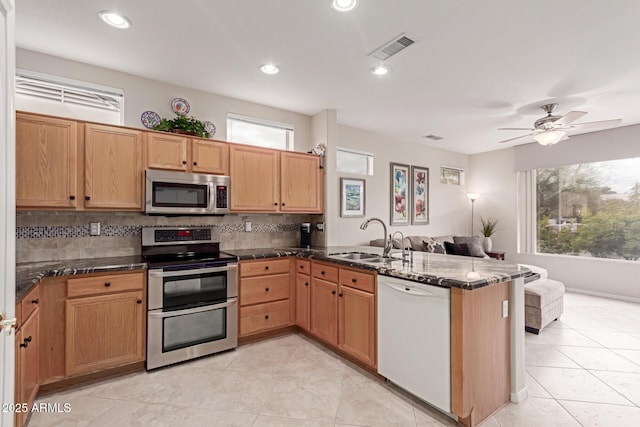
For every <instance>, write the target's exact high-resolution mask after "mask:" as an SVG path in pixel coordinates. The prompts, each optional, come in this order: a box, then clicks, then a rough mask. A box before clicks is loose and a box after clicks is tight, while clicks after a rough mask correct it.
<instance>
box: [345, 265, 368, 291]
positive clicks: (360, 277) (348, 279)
mask: <svg viewBox="0 0 640 427" xmlns="http://www.w3.org/2000/svg"><path fill="white" fill-rule="evenodd" d="M340 285H341V286H349V287H350V288H356V289H360V290H361V291H365V292H371V293H374V292H375V289H376V287H375V276H374V275H373V274H371V273H361V272H359V271H353V270H347V269H344V268H341V269H340Z"/></svg>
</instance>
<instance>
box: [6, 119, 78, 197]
mask: <svg viewBox="0 0 640 427" xmlns="http://www.w3.org/2000/svg"><path fill="white" fill-rule="evenodd" d="M77 134H78V131H77V123H76V122H75V121H73V120H62V119H56V118H52V117H42V116H33V115H30V114H22V113H18V114H17V115H16V141H17V142H18V143H17V144H16V206H17V207H33V208H39V207H56V208H74V207H75V206H76V203H77V199H78V194H77V172H78V158H77Z"/></svg>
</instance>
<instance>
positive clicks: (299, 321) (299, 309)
mask: <svg viewBox="0 0 640 427" xmlns="http://www.w3.org/2000/svg"><path fill="white" fill-rule="evenodd" d="M310 287H311V279H310V278H309V276H307V275H306V274H300V273H298V274H297V277H296V325H298V326H300V327H301V328H302V329H304V330H305V331H308V330H309V322H310V318H309V315H310V312H309V304H310V301H309V297H310V292H309V288H310Z"/></svg>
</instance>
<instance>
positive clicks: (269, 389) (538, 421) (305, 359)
mask: <svg viewBox="0 0 640 427" xmlns="http://www.w3.org/2000/svg"><path fill="white" fill-rule="evenodd" d="M526 365H527V386H528V389H529V395H530V397H529V398H528V399H527V400H526V401H524V402H521V403H519V404H508V405H507V406H505V407H504V408H502V409H501V410H500V411H498V412H497V413H496V414H494V415H493V416H492V417H490V418H489V419H487V421H486V422H484V423H483V424H482V427H520V426H522V427H529V426H532V427H534V426H541V427H543V426H544V427H550V426H581V425H582V426H615V427H623V426H638V425H640V421H639V420H640V407H639V406H640V305H638V304H632V303H628V302H621V301H615V300H608V299H603V298H597V297H591V296H585V295H578V294H567V295H566V298H565V314H564V315H563V317H562V319H561V320H560V321H558V322H554V324H553V325H552V326H551V327H549V328H548V329H545V330H544V331H543V332H542V333H541V334H540V335H538V336H536V335H533V334H527V335H526ZM40 401H41V402H46V403H54V402H58V403H61V404H64V403H69V404H70V405H71V412H69V413H34V414H33V415H32V418H31V422H30V423H29V425H30V426H32V427H35V426H54V425H55V426H76V425H78V426H102V425H105V426H113V425H119V426H165V425H166V426H172V427H174V426H403V427H404V426H415V427H417V426H429V427H435V426H453V425H455V423H454V422H453V421H452V420H451V419H449V418H447V417H445V416H444V415H442V414H440V413H438V412H437V411H435V410H432V409H430V408H428V407H426V406H424V405H422V404H420V403H418V402H416V401H415V400H413V399H411V398H409V397H407V395H405V394H404V393H402V392H399V391H398V390H397V389H395V388H394V387H393V386H389V385H387V384H385V383H383V382H381V381H379V380H378V379H376V378H375V377H373V376H371V375H370V374H368V373H366V372H363V371H362V370H360V369H358V368H356V367H355V366H353V365H352V364H350V363H348V362H345V361H344V360H343V359H341V358H340V357H338V356H336V355H334V354H333V353H332V352H330V351H328V350H326V349H324V348H323V347H322V346H319V345H318V344H316V343H314V342H313V341H311V340H309V339H307V338H305V337H303V336H300V335H288V336H284V337H279V338H274V339H270V340H267V341H262V342H258V343H253V344H249V345H246V346H242V347H240V348H238V349H236V350H235V351H232V352H227V353H223V354H220V355H215V356H212V357H208V358H204V359H200V360H196V361H191V362H188V363H184V364H181V365H178V366H174V367H170V368H166V369H161V370H158V371H154V372H152V373H139V374H134V375H130V376H127V377H124V378H120V379H115V380H110V381H106V382H103V383H99V384H95V385H91V386H86V387H83V388H81V389H75V390H73V391H69V392H65V393H58V394H55V395H50V396H46V397H44V398H42V399H40Z"/></svg>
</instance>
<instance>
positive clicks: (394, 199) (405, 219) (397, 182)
mask: <svg viewBox="0 0 640 427" xmlns="http://www.w3.org/2000/svg"><path fill="white" fill-rule="evenodd" d="M409 180H410V176H409V165H402V164H398V163H391V221H390V223H391V225H409V206H410V205H411V194H410V193H409V191H410V188H409Z"/></svg>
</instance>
